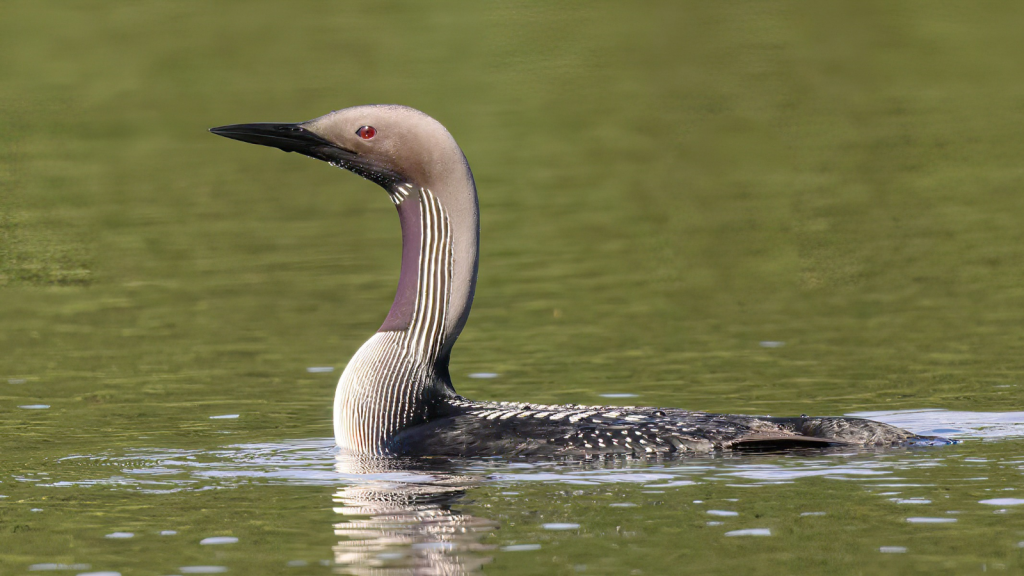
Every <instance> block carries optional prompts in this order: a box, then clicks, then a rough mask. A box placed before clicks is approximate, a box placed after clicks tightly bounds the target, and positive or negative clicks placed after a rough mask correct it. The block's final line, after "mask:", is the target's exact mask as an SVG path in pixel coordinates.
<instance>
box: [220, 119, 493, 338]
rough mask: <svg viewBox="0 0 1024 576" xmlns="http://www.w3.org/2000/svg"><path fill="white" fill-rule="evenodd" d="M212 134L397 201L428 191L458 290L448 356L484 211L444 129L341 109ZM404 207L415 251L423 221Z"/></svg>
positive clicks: (468, 295)
mask: <svg viewBox="0 0 1024 576" xmlns="http://www.w3.org/2000/svg"><path fill="white" fill-rule="evenodd" d="M210 131H211V132H213V133H214V134H218V135H220V136H224V137H227V138H232V139H235V140H241V141H243V142H249V143H252V144H261V145H264V146H271V147H274V148H279V149H281V150H284V151H285V152H298V153H300V154H304V155H306V156H310V157H312V158H316V159H318V160H323V161H325V162H328V163H330V164H332V165H334V166H338V167H340V168H344V169H345V170H348V171H350V172H354V173H356V174H358V175H360V176H362V177H364V178H366V179H368V180H371V181H373V182H376V183H377V184H379V185H380V186H381V187H383V188H384V189H386V190H387V191H388V192H389V193H390V194H391V196H392V199H394V200H395V201H396V203H398V202H399V200H401V199H403V198H404V197H405V196H401V195H400V194H402V193H404V194H406V195H408V192H407V191H408V190H409V189H410V188H414V189H415V188H425V189H428V190H430V191H431V193H432V194H433V195H434V196H436V198H437V199H438V201H439V202H440V203H441V205H442V206H443V207H444V210H445V211H446V213H447V216H448V217H449V218H450V221H451V225H452V229H453V236H454V246H453V249H454V254H455V266H454V268H455V269H454V277H453V279H452V286H453V292H452V294H451V295H450V297H451V308H450V310H449V311H450V314H449V315H448V316H447V321H446V336H447V337H446V338H445V340H446V342H445V344H446V345H445V346H444V348H445V352H447V351H448V350H450V348H451V345H452V344H454V341H455V338H456V337H457V336H458V334H459V332H461V330H462V327H463V326H464V325H465V322H466V319H467V318H468V316H469V308H470V305H471V303H472V299H473V292H474V289H475V285H476V271H477V251H478V237H479V213H478V207H477V197H476V186H475V184H474V182H473V174H472V172H471V171H470V169H469V164H468V163H467V162H466V157H465V156H464V155H463V153H462V150H461V149H460V148H459V146H458V144H456V143H455V139H454V138H452V136H451V134H449V133H448V130H446V129H445V127H444V126H442V125H441V123H439V122H438V121H437V120H434V119H433V118H431V117H430V116H427V115H426V114H424V113H423V112H420V111H419V110H415V109H413V108H409V107H407V106H397V105H370V106H355V107H352V108H345V109H343V110H337V111H334V112H331V113H329V114H326V115H324V116H321V117H319V118H315V119H313V120H309V121H307V122H299V123H295V124H287V123H257V124H234V125H230V126H220V127H218V128H211V129H210ZM404 204H405V206H400V207H399V215H400V217H401V218H402V229H403V235H404V236H406V237H407V238H406V239H407V240H409V247H410V248H413V247H414V246H413V244H415V246H417V247H418V245H419V241H420V239H419V228H418V226H419V223H418V221H415V220H414V218H418V216H416V215H418V213H419V212H418V209H415V210H413V208H414V207H413V206H409V205H410V204H414V203H413V202H407V201H406V202H404ZM409 236H414V237H413V238H408V237H409ZM406 252H407V251H406V250H403V267H402V279H403V280H405V279H407V278H408V279H409V280H410V281H414V279H415V273H414V269H415V268H416V259H415V258H410V259H409V260H410V261H409V262H406V260H407V259H406V257H405V253H406ZM407 271H408V275H407ZM402 291H403V286H402V282H401V281H400V285H399V295H398V296H396V302H395V306H394V307H393V309H392V315H391V316H389V318H390V319H391V320H389V321H388V322H386V323H385V326H387V327H390V328H393V327H395V326H396V325H402V324H403V321H404V318H403V317H402V316H403V313H404V312H403V310H404V308H403V307H402V306H401V304H403V303H402V302H400V300H401V298H402ZM406 307H407V306H406ZM394 318H399V319H398V320H394Z"/></svg>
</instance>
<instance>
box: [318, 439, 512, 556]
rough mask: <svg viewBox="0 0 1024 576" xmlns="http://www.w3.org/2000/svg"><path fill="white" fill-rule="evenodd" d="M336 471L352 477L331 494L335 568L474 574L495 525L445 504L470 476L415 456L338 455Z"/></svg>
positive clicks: (459, 495)
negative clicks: (334, 517)
mask: <svg viewBox="0 0 1024 576" xmlns="http://www.w3.org/2000/svg"><path fill="white" fill-rule="evenodd" d="M336 469H337V471H338V472H339V473H340V474H342V475H343V476H344V477H346V479H347V480H350V481H351V482H352V484H351V485H348V486H344V487H342V488H340V489H339V490H338V491H337V493H335V494H334V502H335V504H336V505H337V506H336V507H335V508H334V511H335V512H336V513H338V514H341V515H342V516H344V517H345V519H344V520H343V521H341V522H338V523H337V524H335V525H334V533H335V534H336V535H337V536H341V537H343V538H344V539H343V540H341V541H340V542H338V544H337V545H336V546H334V562H335V564H336V566H337V567H338V569H339V570H338V572H339V573H342V574H354V575H357V576H362V575H373V576H399V575H402V576H405V575H415V576H421V575H422V576H432V575H435V574H437V575H446V576H447V575H463V574H465V575H470V574H479V573H480V569H481V567H482V566H483V565H484V564H487V563H488V562H490V561H491V557H490V556H488V555H487V552H488V551H489V550H491V549H493V548H494V547H493V546H489V545H486V544H483V543H482V542H481V540H482V539H483V538H484V537H485V536H487V535H489V534H490V533H491V532H493V531H494V530H496V529H497V528H498V523H497V522H494V521H492V520H488V519H486V518H478V517H476V516H471V515H469V514H464V513H462V512H460V511H458V510H453V509H452V507H453V506H455V505H456V503H457V502H458V501H459V500H461V499H462V497H463V496H464V495H465V493H466V489H467V488H469V487H471V486H473V485H474V484H476V481H475V480H474V479H473V478H472V477H469V476H465V475H459V474H454V473H452V472H447V471H444V470H443V464H441V465H438V464H437V463H433V462H425V461H422V460H404V459H393V458H371V457H356V456H347V455H339V456H338V460H337V464H336Z"/></svg>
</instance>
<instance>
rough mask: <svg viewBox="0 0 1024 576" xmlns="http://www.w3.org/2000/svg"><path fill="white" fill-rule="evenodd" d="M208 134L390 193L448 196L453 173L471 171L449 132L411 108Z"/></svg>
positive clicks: (366, 109)
mask: <svg viewBox="0 0 1024 576" xmlns="http://www.w3.org/2000/svg"><path fill="white" fill-rule="evenodd" d="M210 132H213V133H214V134H217V135H219V136H224V137H226V138H232V139H234V140H241V141H242V142H249V143H252V144H261V145H263V146H271V147H274V148H279V149H281V150H284V151H285V152H298V153H300V154H304V155H306V156H310V157H312V158H316V159H318V160H323V161H325V162H329V163H331V164H333V165H335V166H338V167H341V168H344V169H346V170H349V171H351V172H354V173H356V174H358V175H360V176H362V177H363V178H366V179H368V180H372V181H374V182H376V183H377V184H380V185H381V186H383V187H384V188H386V189H391V188H392V187H393V186H396V185H399V184H403V183H410V184H413V185H415V186H422V187H425V188H433V189H436V190H444V189H445V188H446V187H445V186H444V184H445V182H444V180H445V178H446V177H449V175H450V174H452V172H453V171H454V172H458V173H462V174H464V173H466V172H467V171H468V165H467V164H466V160H465V157H464V156H463V155H462V151H461V150H460V149H459V147H458V145H457V144H456V143H455V140H454V139H453V138H452V136H451V134H449V133H448V130H446V129H445V127H444V126H442V125H441V123H440V122H438V121H437V120H434V119H433V118H431V117H430V116H427V115H426V114H424V113H423V112H420V111H419V110H415V109H413V108H409V107H407V106H397V105H387V104H378V105H371V106H355V107H352V108H345V109H343V110H337V111H334V112H331V113H329V114H325V115H324V116H321V117H319V118H314V119H313V120H309V121H307V122H298V123H294V124H292V123H273V122H260V123H255V124H232V125H229V126H219V127H217V128H211V129H210Z"/></svg>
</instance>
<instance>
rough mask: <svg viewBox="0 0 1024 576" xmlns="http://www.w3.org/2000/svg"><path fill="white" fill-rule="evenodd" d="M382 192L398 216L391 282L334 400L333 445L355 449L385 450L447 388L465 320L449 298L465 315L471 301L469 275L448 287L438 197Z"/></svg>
mask: <svg viewBox="0 0 1024 576" xmlns="http://www.w3.org/2000/svg"><path fill="white" fill-rule="evenodd" d="M389 192H390V194H391V198H392V201H393V202H395V204H396V206H397V208H398V214H399V219H400V220H401V223H402V270H401V273H400V276H399V282H398V290H397V292H396V294H395V301H394V303H393V304H392V306H391V311H390V312H389V313H388V316H387V319H386V320H385V321H384V324H383V325H382V326H381V327H380V329H379V330H378V331H377V334H375V335H374V336H373V337H372V338H370V340H368V341H367V342H366V343H365V344H363V346H362V347H361V348H360V349H359V351H358V352H356V354H355V356H353V358H352V360H350V361H349V363H348V366H346V368H345V371H344V373H343V374H342V376H341V380H340V381H339V382H338V390H337V393H336V395H335V402H334V431H335V438H336V440H337V442H338V445H339V446H341V447H343V448H347V449H349V450H352V451H354V452H359V453H372V454H387V453H390V452H392V451H393V449H394V446H391V442H392V440H393V438H394V437H395V435H396V434H397V433H398V432H400V431H402V430H404V429H405V428H408V427H410V426H414V425H416V424H422V423H424V422H427V421H428V420H430V419H432V418H433V417H434V416H435V415H436V414H437V412H438V408H439V406H440V405H441V403H442V402H443V401H444V400H445V399H448V398H451V397H454V396H455V389H454V388H453V387H452V384H451V379H450V377H449V375H448V356H449V354H450V351H451V347H452V345H453V344H454V342H455V339H456V338H457V337H458V331H459V330H461V325H462V324H463V323H464V322H465V320H464V319H462V320H461V322H460V321H457V320H458V319H454V320H456V321H453V318H452V302H453V300H455V299H461V300H462V301H463V302H464V305H463V310H462V311H460V313H461V314H464V315H468V312H469V303H470V302H471V301H472V283H467V284H468V285H467V286H463V287H462V288H463V290H462V292H459V291H457V290H455V286H456V285H457V272H458V270H457V266H456V264H457V255H458V250H457V246H456V241H455V240H456V236H457V234H456V232H457V229H456V228H455V226H453V223H452V221H451V218H450V215H449V213H448V211H447V209H446V207H445V206H444V205H443V204H442V202H441V200H440V199H439V198H438V197H437V195H435V194H434V193H433V192H431V191H430V190H429V189H426V188H422V187H413V186H411V185H408V184H406V185H400V186H396V187H394V188H392V189H391V190H389ZM474 200H475V198H474ZM473 225H474V230H473V231H474V234H473V235H472V237H471V238H470V239H469V240H470V241H472V243H473V244H472V249H473V251H472V255H473V262H472V276H473V279H474V280H475V273H476V262H475V256H476V234H475V225H476V223H475V222H473Z"/></svg>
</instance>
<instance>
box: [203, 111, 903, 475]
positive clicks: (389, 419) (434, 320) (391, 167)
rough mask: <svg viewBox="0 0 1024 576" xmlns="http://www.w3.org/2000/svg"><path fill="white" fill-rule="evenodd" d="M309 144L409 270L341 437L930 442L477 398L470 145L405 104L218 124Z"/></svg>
mask: <svg viewBox="0 0 1024 576" xmlns="http://www.w3.org/2000/svg"><path fill="white" fill-rule="evenodd" d="M211 132H213V133H214V134H218V135H220V136H225V137H227V138H233V139H235V140H241V141H243V142H250V143H253V144H262V145H265V146H272V147H275V148H280V149H281V150H284V151H285V152H299V153H300V154H304V155H306V156H311V157H313V158H316V159H318V160H323V161H326V162H328V163H330V164H332V165H334V166H337V167H340V168H344V169H346V170H349V171H351V172H354V173H356V174H358V175H360V176H362V177H364V178H366V179H369V180H372V181H373V182H375V183H377V184H379V185H380V186H381V187H382V188H384V189H385V190H387V192H388V194H389V195H390V197H391V201H392V202H394V203H395V205H396V207H397V209H398V217H399V220H400V221H401V226H402V268H401V272H400V274H399V280H398V290H397V293H396V294H395V300H394V303H393V304H392V306H391V311H390V312H389V313H388V315H387V318H386V319H385V320H384V324H383V325H382V326H381V327H380V329H379V330H378V331H377V333H376V334H374V335H373V336H372V337H371V338H370V339H369V340H367V341H366V343H365V344H363V345H362V347H361V348H360V349H359V351H357V352H356V353H355V355H354V356H353V357H352V359H351V360H350V361H349V363H348V366H347V367H346V368H345V371H344V372H343V373H342V376H341V379H340V381H339V382H338V389H337V393H336V395H335V400H334V434H335V439H336V441H337V443H338V445H339V446H341V447H342V448H343V449H347V450H349V451H351V452H353V453H357V454H372V455H397V454H411V455H435V456H508V457H515V456H567V457H594V456H600V455H606V454H620V455H627V456H637V457H660V456H669V455H674V454H693V453H706V452H711V451H714V450H723V449H730V448H737V447H743V446H757V445H762V446H763V445H772V446H780V447H789V446H827V445H894V444H901V443H906V442H908V441H911V440H913V439H915V438H918V437H916V436H914V435H913V434H911V433H910V432H907V431H905V430H901V429H899V428H896V427H893V426H889V425H887V424H882V423H879V422H874V421H871V420H861V419H857V418H833V417H807V416H801V417H796V418H772V417H767V416H740V415H726V414H709V413H705V412H689V411H685V410H679V409H675V408H617V407H607V406H577V405H562V406H546V405H535V404H525V403H511V402H474V401H472V400H468V399H466V398H463V397H462V396H459V395H458V394H457V393H456V392H455V388H454V387H453V385H452V382H451V377H450V376H449V373H448V360H449V358H450V355H451V350H452V346H453V345H454V344H455V340H456V338H458V336H459V333H460V332H461V331H462V328H463V326H465V324H466V319H467V318H468V317H469V309H470V305H471V304H472V302H473V292H474V290H475V287H476V277H477V262H478V258H477V254H478V248H479V209H478V205H477V194H476V184H475V183H474V181H473V173H472V172H471V171H470V169H469V163H468V162H467V161H466V157H465V156H464V155H463V153H462V149H461V148H459V146H458V144H456V143H455V140H454V139H453V138H452V136H451V135H450V134H449V133H448V131H447V130H446V129H445V128H444V126H442V125H441V124H440V123H439V122H437V121H436V120H434V119H433V118H431V117H430V116H427V115H426V114H424V113H423V112H420V111H418V110H414V109H412V108H408V107H405V106H395V105H371V106H356V107H353V108H346V109H344V110H338V111H335V112H331V113H330V114H327V115H324V116H321V117H319V118H316V119H313V120H310V121H308V122H301V123H297V124H275V123H258V124H235V125H231V126H221V127H218V128H212V129H211Z"/></svg>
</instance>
